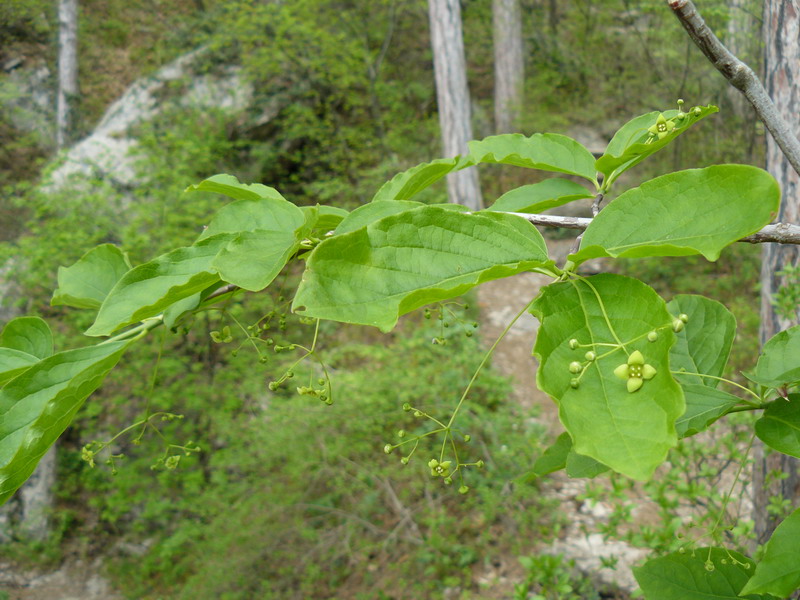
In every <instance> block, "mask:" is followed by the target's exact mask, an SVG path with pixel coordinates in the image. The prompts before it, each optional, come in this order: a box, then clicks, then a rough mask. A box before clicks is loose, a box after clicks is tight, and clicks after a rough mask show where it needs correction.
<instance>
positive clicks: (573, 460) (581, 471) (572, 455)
mask: <svg viewBox="0 0 800 600" xmlns="http://www.w3.org/2000/svg"><path fill="white" fill-rule="evenodd" d="M566 469H567V476H569V477H572V478H573V479H593V478H595V477H597V476H598V475H600V474H602V473H605V472H607V471H609V470H610V468H609V467H607V466H606V465H604V464H603V463H601V462H598V461H596V460H595V459H593V458H591V457H590V456H584V455H583V454H578V453H577V452H575V450H574V449H572V450H570V451H569V454H567V464H566Z"/></svg>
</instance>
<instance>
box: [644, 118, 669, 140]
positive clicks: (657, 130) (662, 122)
mask: <svg viewBox="0 0 800 600" xmlns="http://www.w3.org/2000/svg"><path fill="white" fill-rule="evenodd" d="M673 129H675V123H674V122H673V121H671V120H670V121H668V120H667V119H666V117H665V116H664V113H661V114H659V115H658V118H657V119H656V124H655V125H653V126H652V127H648V128H647V131H649V132H650V134H651V135H655V136H658V139H663V138H665V137H667V135H669V133H670V132H671V131H672V130H673Z"/></svg>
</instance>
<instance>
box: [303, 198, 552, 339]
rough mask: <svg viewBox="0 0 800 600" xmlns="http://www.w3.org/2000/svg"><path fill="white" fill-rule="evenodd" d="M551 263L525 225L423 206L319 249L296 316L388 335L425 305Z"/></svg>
mask: <svg viewBox="0 0 800 600" xmlns="http://www.w3.org/2000/svg"><path fill="white" fill-rule="evenodd" d="M547 263H548V259H547V248H546V247H545V245H544V240H543V239H542V236H541V235H540V234H539V232H538V231H536V228H535V227H533V225H530V224H529V223H528V222H527V221H525V220H524V219H521V218H519V217H515V216H513V215H504V214H502V213H481V214H468V213H461V212H457V211H454V210H448V209H445V208H440V207H434V206H424V207H421V208H417V209H414V210H410V211H406V212H403V213H400V214H397V215H391V216H389V217H385V218H383V219H381V220H380V221H376V222H374V223H371V224H370V225H368V226H366V227H362V228H360V229H357V230H356V231H351V232H349V233H345V234H342V235H337V236H335V237H332V238H329V239H327V240H325V241H324V242H322V243H321V244H319V246H317V247H316V248H315V249H314V251H313V252H312V253H311V256H310V257H309V259H308V263H307V266H306V270H305V272H304V273H303V280H302V282H301V283H300V287H299V289H298V291H297V295H296V296H295V299H294V303H293V305H292V310H294V311H295V312H298V313H301V314H304V315H306V316H310V317H318V318H323V319H330V320H334V321H341V322H344V323H360V324H364V325H373V326H375V327H379V328H380V329H382V330H383V331H388V330H390V329H391V328H392V327H394V325H395V324H396V323H397V319H398V318H399V317H400V316H401V315H404V314H406V313H408V312H411V311H412V310H415V309H417V308H419V307H420V306H424V305H425V304H430V303H431V302H437V301H439V300H445V299H447V298H453V297H455V296H459V295H461V294H463V293H465V292H466V291H467V290H469V289H471V288H472V287H474V286H476V285H478V284H479V283H483V282H484V281H491V280H493V279H499V278H501V277H508V276H509V275H514V274H516V273H520V272H522V271H526V270H530V269H532V268H535V267H539V266H542V265H543V264H547Z"/></svg>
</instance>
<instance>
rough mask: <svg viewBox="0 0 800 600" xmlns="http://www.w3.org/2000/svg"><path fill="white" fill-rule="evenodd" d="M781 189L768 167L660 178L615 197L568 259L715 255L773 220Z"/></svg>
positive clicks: (717, 168) (710, 169) (712, 257)
mask: <svg viewBox="0 0 800 600" xmlns="http://www.w3.org/2000/svg"><path fill="white" fill-rule="evenodd" d="M779 202H780V188H779V187H778V183H777V182H776V181H775V179H774V178H773V177H772V176H771V175H770V174H769V173H767V172H766V171H764V170H762V169H758V168H756V167H750V166H747V165H716V166H713V167H707V168H705V169H689V170H686V171H678V172H676V173H670V174H668V175H663V176H662V177H656V178H655V179H651V180H650V181H647V182H645V183H643V184H642V185H641V186H640V187H638V188H633V189H630V190H628V191H626V192H624V193H623V194H622V195H620V196H619V197H618V198H616V199H615V200H613V201H612V202H611V203H610V204H609V205H608V206H607V207H606V208H605V209H604V210H602V211H601V212H600V214H598V215H597V216H596V217H595V218H594V219H593V220H592V222H591V224H590V225H589V227H588V228H587V229H586V231H585V232H584V234H583V239H582V240H581V246H580V250H579V251H578V252H577V253H576V254H573V255H572V256H571V257H570V258H571V259H572V260H573V261H575V262H583V261H584V260H587V259H589V258H596V257H599V256H613V257H620V256H630V257H644V256H687V255H691V254H702V255H703V256H705V257H706V258H707V259H708V260H716V259H717V258H719V254H720V252H721V251H722V249H723V248H725V247H726V246H728V245H730V244H732V243H733V242H735V241H736V240H739V239H741V238H743V237H745V236H747V235H750V234H751V233H754V232H756V231H758V230H759V229H761V227H763V226H764V225H766V224H767V223H769V222H770V220H771V219H772V216H773V213H774V212H776V211H777V210H778V204H779Z"/></svg>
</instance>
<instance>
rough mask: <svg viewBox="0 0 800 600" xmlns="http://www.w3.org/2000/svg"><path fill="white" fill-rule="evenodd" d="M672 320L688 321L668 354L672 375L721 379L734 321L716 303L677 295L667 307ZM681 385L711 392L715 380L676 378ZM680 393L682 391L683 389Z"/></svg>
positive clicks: (734, 329) (705, 299)
mask: <svg viewBox="0 0 800 600" xmlns="http://www.w3.org/2000/svg"><path fill="white" fill-rule="evenodd" d="M667 310H669V312H671V313H672V314H673V315H674V316H676V317H677V316H678V315H680V314H685V315H687V316H688V317H689V321H688V322H687V323H686V325H685V327H684V329H683V331H681V332H680V333H678V334H677V341H676V342H675V345H674V346H673V347H672V350H670V353H669V360H670V364H671V365H672V370H673V371H679V370H680V369H685V370H686V371H687V372H689V373H703V374H705V375H712V376H714V377H722V373H723V371H724V370H725V365H726V364H727V362H728V357H729V356H730V353H731V347H732V346H733V338H734V337H735V336H736V318H735V317H734V316H733V314H732V313H731V311H729V310H728V309H727V308H725V306H724V305H722V304H721V303H720V302H717V301H716V300H711V299H709V298H706V297H704V296H694V295H688V294H680V295H678V296H675V297H674V298H673V299H672V300H671V301H670V302H668V303H667ZM676 377H677V379H678V381H680V382H681V383H684V382H686V383H693V384H700V385H705V386H708V387H712V388H715V387H717V385H718V384H719V380H718V379H711V378H708V377H697V376H692V375H677V376H676ZM684 389H686V388H685V387H684Z"/></svg>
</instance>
